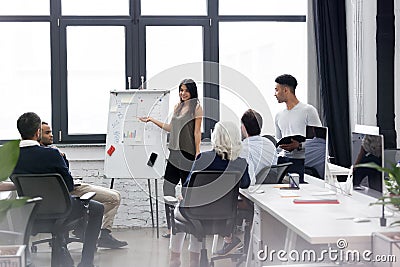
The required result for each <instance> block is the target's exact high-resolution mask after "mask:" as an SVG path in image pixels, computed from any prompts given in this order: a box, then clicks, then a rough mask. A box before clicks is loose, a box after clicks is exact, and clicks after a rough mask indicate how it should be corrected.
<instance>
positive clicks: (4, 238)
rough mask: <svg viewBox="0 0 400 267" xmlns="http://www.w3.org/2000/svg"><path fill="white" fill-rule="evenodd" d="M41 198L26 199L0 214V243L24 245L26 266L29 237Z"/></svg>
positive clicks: (28, 257) (27, 263) (28, 256)
mask: <svg viewBox="0 0 400 267" xmlns="http://www.w3.org/2000/svg"><path fill="white" fill-rule="evenodd" d="M41 200H42V198H40V197H36V198H31V199H28V200H26V202H25V204H23V205H22V206H19V205H18V206H17V207H12V208H10V209H8V210H7V211H6V212H5V213H2V214H1V215H0V245H25V246H26V248H25V261H26V266H30V265H31V261H30V255H29V237H30V234H31V230H32V226H33V222H34V220H35V218H36V213H37V210H38V207H39V206H38V204H39V203H40V201H41ZM9 201H14V202H15V201H18V199H17V200H16V199H10V200H9Z"/></svg>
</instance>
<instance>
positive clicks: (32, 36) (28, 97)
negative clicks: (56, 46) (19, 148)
mask: <svg viewBox="0 0 400 267" xmlns="http://www.w3.org/2000/svg"><path fill="white" fill-rule="evenodd" d="M49 33H50V25H49V23H47V22H30V23H28V22H0V36H2V38H1V39H2V41H1V42H0V59H1V60H0V93H1V97H0V122H1V131H0V140H5V139H18V138H19V137H20V136H19V133H18V131H17V127H16V121H17V118H18V117H19V116H20V115H21V114H22V113H24V112H29V111H34V112H36V113H37V114H38V115H39V116H41V117H42V118H43V120H46V121H51V119H52V113H51V81H50V78H51V76H50V73H51V71H50V34H49Z"/></svg>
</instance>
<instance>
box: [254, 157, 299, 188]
mask: <svg viewBox="0 0 400 267" xmlns="http://www.w3.org/2000/svg"><path fill="white" fill-rule="evenodd" d="M292 164H293V163H292V162H286V163H281V164H277V165H272V166H267V167H264V168H263V169H261V171H260V172H259V173H258V174H257V175H256V183H257V184H281V183H282V181H283V178H284V177H285V175H286V174H287V169H288V168H289V166H290V165H292Z"/></svg>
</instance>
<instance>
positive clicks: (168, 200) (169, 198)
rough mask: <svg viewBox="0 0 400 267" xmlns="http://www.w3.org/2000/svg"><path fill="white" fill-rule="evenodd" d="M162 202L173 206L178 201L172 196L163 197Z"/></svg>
mask: <svg viewBox="0 0 400 267" xmlns="http://www.w3.org/2000/svg"><path fill="white" fill-rule="evenodd" d="M164 202H165V204H167V205H171V206H175V205H176V204H178V199H177V198H176V197H173V196H164Z"/></svg>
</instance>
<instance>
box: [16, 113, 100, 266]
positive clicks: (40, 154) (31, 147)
mask: <svg viewBox="0 0 400 267" xmlns="http://www.w3.org/2000/svg"><path fill="white" fill-rule="evenodd" d="M17 128H18V131H19V133H20V134H21V138H22V140H21V142H20V154H19V158H18V162H17V165H16V167H15V169H14V172H13V173H14V174H41V173H59V174H60V175H61V176H62V177H63V179H64V181H65V184H66V185H67V187H68V190H69V191H70V192H71V191H72V190H73V189H74V182H73V179H72V176H71V173H70V172H69V169H68V167H67V165H66V164H65V162H64V160H63V158H62V157H61V155H60V153H59V152H58V151H57V150H56V149H53V148H46V147H41V146H40V145H39V142H38V140H39V138H40V135H41V120H40V117H39V116H38V115H36V113H33V112H27V113H24V114H22V115H21V116H20V117H19V118H18V121H17ZM43 190H46V188H43ZM71 203H72V210H71V212H70V214H69V216H68V219H67V220H69V219H70V220H75V219H76V218H81V217H83V216H84V214H85V213H86V210H85V209H84V208H83V204H82V202H81V201H80V200H79V199H76V198H74V197H71ZM103 212H104V207H103V205H102V204H101V203H99V202H97V201H95V200H90V202H89V213H88V221H87V227H86V229H85V239H84V242H83V250H82V259H81V262H80V263H79V264H78V267H94V265H93V259H94V253H95V251H96V242H97V238H98V236H99V232H100V226H101V220H102V218H103ZM61 250H62V252H63V253H62V256H63V258H62V259H61V262H62V266H65V267H73V266H74V261H73V259H72V257H71V255H70V254H69V252H68V249H67V244H65V243H64V244H62V247H61Z"/></svg>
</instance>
